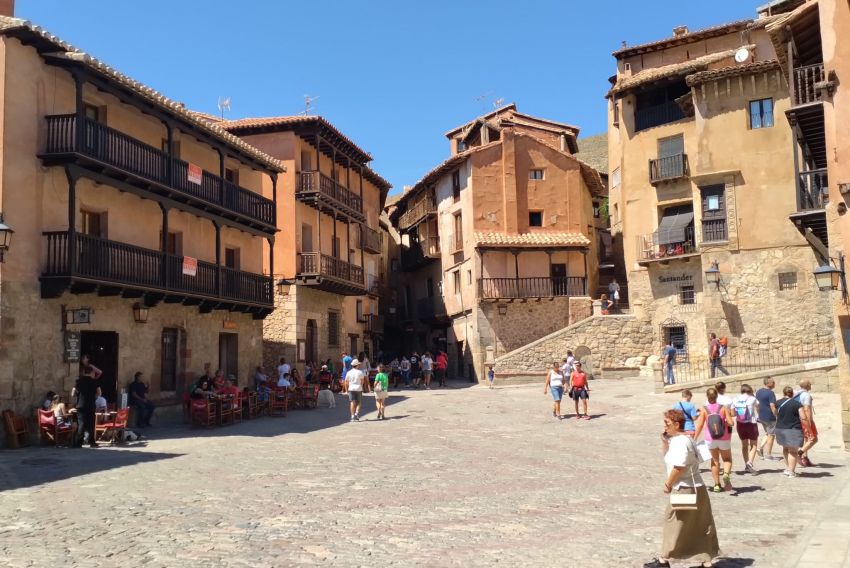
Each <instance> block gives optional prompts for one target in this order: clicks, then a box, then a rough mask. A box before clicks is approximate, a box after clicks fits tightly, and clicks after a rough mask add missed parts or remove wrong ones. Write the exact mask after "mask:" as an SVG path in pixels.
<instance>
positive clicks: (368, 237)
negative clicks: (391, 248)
mask: <svg viewBox="0 0 850 568" xmlns="http://www.w3.org/2000/svg"><path fill="white" fill-rule="evenodd" d="M383 244H384V238H383V236H382V234H381V232H380V231H376V230H375V229H370V228H369V227H367V226H366V225H360V248H362V249H363V250H365V251H366V252H371V253H375V254H381V252H382V251H383Z"/></svg>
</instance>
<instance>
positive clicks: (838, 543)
mask: <svg viewBox="0 0 850 568" xmlns="http://www.w3.org/2000/svg"><path fill="white" fill-rule="evenodd" d="M455 386H456V387H457V388H452V389H445V390H432V391H401V392H392V393H391V398H390V405H389V406H388V410H387V415H388V420H386V421H384V422H378V421H376V420H375V412H374V400H373V399H371V398H367V401H366V403H365V407H366V410H367V411H368V412H367V413H366V415H365V417H364V419H363V420H361V421H360V422H359V423H348V421H347V418H348V416H347V404H345V403H344V402H343V399H342V397H341V396H340V397H338V398H337V406H336V408H335V409H327V408H320V409H318V410H315V411H293V412H290V413H289V414H288V416H286V417H283V418H262V419H259V420H255V421H249V422H245V423H243V424H241V425H235V426H229V427H225V428H222V429H216V430H211V431H203V430H190V429H189V428H188V427H186V426H182V425H177V424H174V425H169V424H164V423H162V422H161V423H160V424H158V425H157V426H156V427H154V428H153V429H151V430H149V431H148V432H147V434H149V435H150V439H149V440H148V441H147V442H146V443H144V444H139V445H127V446H124V447H115V448H99V449H94V450H89V449H82V450H70V449H53V448H50V449H48V448H36V449H25V450H19V451H7V452H3V453H2V454H0V472H2V475H0V499H2V501H0V502H2V507H3V511H4V513H3V520H2V522H0V565H2V566H14V567H17V566H58V565H65V566H103V565H113V564H118V565H123V566H150V567H156V566H169V567H171V566H312V565H322V566H493V565H499V566H600V567H607V566H639V565H642V563H643V562H645V561H647V560H649V559H651V558H652V557H653V555H654V554H655V552H656V550H657V548H658V546H659V543H660V538H661V529H660V521H661V513H662V509H663V506H664V499H665V496H664V495H663V494H662V483H663V466H662V460H661V454H660V447H659V441H658V434H659V431H660V413H661V411H662V410H664V409H665V408H666V407H668V406H670V405H672V404H673V402H674V401H675V400H676V398H675V397H674V396H673V395H655V394H650V392H649V391H650V389H649V388H648V386H647V385H646V383H645V381H642V380H639V379H630V380H623V381H595V382H594V383H593V384H592V387H593V392H592V396H593V398H592V400H591V405H590V408H591V412H592V415H593V420H590V421H577V420H575V419H574V418H573V417H572V415H570V418H569V419H567V420H564V421H556V420H554V419H553V418H552V417H551V411H550V408H551V404H550V398H549V397H548V396H544V395H543V394H542V388H541V386H540V385H534V386H531V385H528V386H518V387H507V388H500V389H497V390H495V391H490V390H488V389H486V388H482V387H478V386H474V387H468V388H463V386H461V385H455ZM701 400H702V396H701V395H698V396H697V402H701ZM815 406H816V412H817V416H818V419H819V426H820V429H821V431H822V441H821V443H820V444H819V445H818V446H817V447H816V449H815V450H814V451H813V453H812V459H813V461H814V462H815V463H816V464H817V466H816V467H813V468H808V469H804V470H803V471H802V475H801V476H800V477H799V478H797V479H786V478H785V477H783V476H782V475H781V469H782V468H781V467H780V466H779V465H777V463H774V462H765V461H758V462H757V463H756V466H757V467H758V468H759V469H760V470H761V471H760V473H759V474H758V475H755V476H751V475H739V474H736V475H734V476H733V484H734V485H735V487H736V489H735V491H733V492H731V493H725V494H720V495H712V497H711V501H712V506H713V508H714V512H715V518H716V521H717V526H718V531H719V535H720V543H721V548H722V550H723V554H724V558H725V560H723V561H722V562H721V563H720V564H719V565H721V566H736V567H738V566H758V567H763V566H820V567H831V566H850V562H848V561H847V558H848V557H847V550H848V542H850V536H848V535H850V515H848V511H850V485H848V479H849V478H850V475H848V472H847V467H846V458H845V456H844V454H843V453H842V452H841V449H840V446H841V442H840V423H839V419H838V395H832V394H817V395H816V398H815ZM565 408H567V409H569V407H568V405H565ZM734 450H735V451H736V453H735V458H736V467H735V470H736V471H737V470H739V469H741V467H740V466H742V463H741V460H740V457H739V449H738V447H737V442H736V445H735V446H734ZM680 565H684V566H686V565H688V564H680Z"/></svg>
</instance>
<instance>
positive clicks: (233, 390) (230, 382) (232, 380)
mask: <svg viewBox="0 0 850 568" xmlns="http://www.w3.org/2000/svg"><path fill="white" fill-rule="evenodd" d="M238 382H239V381H238V380H237V379H236V377H235V376H233V375H228V376H227V384H225V385H224V386H222V387H220V388H218V389H216V393H218V394H224V395H232V396H239V387H238V386H236V384H237V383H238Z"/></svg>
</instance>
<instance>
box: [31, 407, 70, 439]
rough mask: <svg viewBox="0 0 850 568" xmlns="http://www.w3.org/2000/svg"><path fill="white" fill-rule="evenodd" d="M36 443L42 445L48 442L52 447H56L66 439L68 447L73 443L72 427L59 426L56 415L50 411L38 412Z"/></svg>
mask: <svg viewBox="0 0 850 568" xmlns="http://www.w3.org/2000/svg"><path fill="white" fill-rule="evenodd" d="M37 412H38V442H39V443H40V444H43V443H44V442H45V440H48V441H50V442H51V443H52V444H53V445H54V446H58V445H59V444H60V442H61V441H62V440H64V439H67V441H68V442H67V443H68V444H69V445H70V444H71V443H73V441H74V427H73V426H59V424H58V422H57V420H56V415H55V414H53V411H52V410H41V409H39V410H38V411H37Z"/></svg>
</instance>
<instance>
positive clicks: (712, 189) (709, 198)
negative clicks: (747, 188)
mask: <svg viewBox="0 0 850 568" xmlns="http://www.w3.org/2000/svg"><path fill="white" fill-rule="evenodd" d="M700 193H701V194H702V240H703V241H704V242H709V243H710V242H716V241H725V240H727V238H728V236H727V232H726V196H725V193H726V188H725V186H723V185H711V186H707V187H701V188H700Z"/></svg>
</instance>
